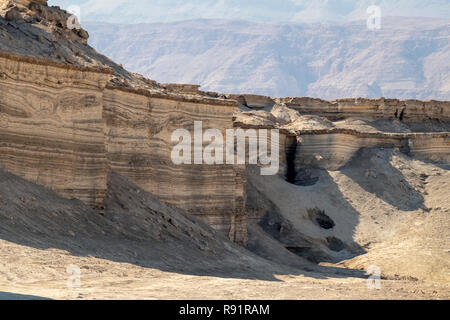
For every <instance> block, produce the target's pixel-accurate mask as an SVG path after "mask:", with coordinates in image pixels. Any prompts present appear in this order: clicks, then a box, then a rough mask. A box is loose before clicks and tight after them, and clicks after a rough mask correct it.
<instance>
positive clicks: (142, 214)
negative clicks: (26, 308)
mask: <svg viewBox="0 0 450 320" xmlns="http://www.w3.org/2000/svg"><path fill="white" fill-rule="evenodd" d="M0 174H1V179H0V195H1V198H0V204H1V207H0V220H1V223H0V261H2V263H1V264H0V292H1V294H0V298H19V299H20V298H21V296H17V295H14V294H22V295H27V296H28V297H25V298H37V297H49V298H56V299H105V298H110V299H136V298H143V299H185V298H189V299H330V298H337V299H380V298H388V299H405V298H413V299H414V298H418V299H422V298H436V299H439V298H441V299H442V298H450V294H449V292H450V291H449V290H450V286H449V284H448V283H443V282H440V283H433V282H431V281H429V282H425V281H422V280H415V279H410V278H404V279H393V280H382V289H381V290H380V291H377V290H369V289H368V287H367V276H366V275H365V273H364V272H362V271H358V270H351V269H346V268H342V269H339V268H336V266H334V265H329V266H322V267H314V265H313V264H311V263H308V262H305V261H304V260H299V261H301V264H302V265H303V266H304V268H303V269H301V268H292V267H286V266H281V265H279V264H276V263H272V262H269V261H267V260H264V259H262V258H259V257H257V256H256V255H254V254H252V253H250V252H248V251H246V250H245V249H243V248H240V247H238V246H236V245H234V244H232V243H231V242H229V241H228V240H226V239H225V238H222V237H221V236H220V235H218V234H216V233H215V232H214V231H213V230H211V229H210V228H209V227H208V226H206V225H204V224H203V223H201V222H199V221H198V220H196V219H194V218H192V217H189V216H187V215H185V214H184V213H183V212H181V211H179V210H175V209H173V208H170V207H167V206H165V205H164V204H161V203H160V202H159V201H157V200H156V199H154V198H153V197H152V196H151V195H149V194H147V193H145V192H144V191H142V190H140V189H139V188H137V187H136V186H134V185H132V184H130V183H128V182H127V181H126V180H124V179H123V178H121V177H120V176H117V175H114V174H113V175H111V177H110V191H109V194H108V199H107V201H106V208H105V210H104V211H101V212H99V211H95V210H93V209H91V208H89V207H86V206H85V205H84V204H82V203H81V202H79V201H76V200H66V199H62V198H60V197H58V196H57V195H55V194H54V193H52V192H51V191H48V190H46V189H45V188H42V187H40V186H37V185H34V184H32V183H29V182H26V181H24V180H22V179H19V178H17V177H15V176H13V175H10V174H7V173H4V172H1V173H0ZM101 214H103V216H102V215H101ZM266 241H268V243H269V244H268V245H267V246H268V249H269V250H272V251H273V250H275V249H276V248H277V247H276V245H275V244H274V243H272V244H270V241H269V240H267V239H266ZM271 241H273V239H272V240H271ZM288 254H290V253H288ZM70 265H75V266H78V267H79V268H80V271H81V288H78V289H69V288H68V287H67V280H68V278H69V276H70V275H69V274H68V273H67V271H66V269H67V267H68V266H70ZM306 270H307V271H306ZM30 296H32V297H30ZM22 298H23V297H22Z"/></svg>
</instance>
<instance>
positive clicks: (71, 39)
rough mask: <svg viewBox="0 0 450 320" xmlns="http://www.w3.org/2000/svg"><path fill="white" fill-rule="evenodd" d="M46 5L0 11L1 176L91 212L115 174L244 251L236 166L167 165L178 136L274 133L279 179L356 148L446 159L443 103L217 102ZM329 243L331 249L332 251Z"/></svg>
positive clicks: (449, 143) (335, 163) (329, 165)
mask: <svg viewBox="0 0 450 320" xmlns="http://www.w3.org/2000/svg"><path fill="white" fill-rule="evenodd" d="M69 17H70V15H69V14H68V13H67V12H65V11H63V10H60V9H59V8H57V7H48V6H47V5H46V1H24V0H23V1H13V0H10V1H1V2H0V168H2V169H5V170H6V171H9V172H11V173H14V174H16V175H18V176H20V177H23V178H25V179H27V180H29V181H32V182H36V183H38V184H41V185H43V186H46V187H48V188H51V189H53V190H55V191H56V192H57V193H58V194H60V195H62V196H64V197H67V198H77V199H81V200H83V201H84V202H85V203H87V204H89V205H91V206H94V207H96V208H98V209H100V210H102V207H103V206H104V199H105V195H106V193H107V185H108V173H109V172H110V171H115V172H117V173H119V174H120V175H122V176H124V177H126V178H128V179H129V180H130V181H132V182H134V183H135V184H137V185H138V186H139V187H142V188H143V189H145V190H146V191H149V192H151V193H152V194H153V195H154V196H156V197H158V198H159V199H161V200H162V201H165V202H167V203H169V204H171V205H174V206H176V207H180V208H183V209H184V210H186V211H187V212H189V213H191V214H194V215H196V216H200V217H201V218H202V219H203V220H204V221H206V222H207V223H209V224H210V225H211V226H213V227H214V228H215V229H216V230H219V231H220V232H222V233H223V234H226V235H227V236H228V237H229V238H230V239H231V240H233V241H235V242H237V243H240V244H246V243H247V221H246V220H247V217H246V211H245V206H246V180H247V174H246V168H245V165H231V164H227V165H206V164H191V165H182V166H179V165H175V164H174V163H173V161H172V159H171V151H172V149H173V146H174V142H173V141H171V135H172V133H173V132H174V131H175V130H176V129H186V130H187V131H188V132H189V133H191V135H192V136H193V131H194V121H202V124H203V129H204V130H206V129H210V128H213V129H219V131H220V132H221V133H222V135H225V131H226V130H227V129H232V128H233V127H240V128H268V129H272V128H276V129H280V133H281V135H280V137H281V138H280V141H274V143H276V144H279V146H280V150H281V151H280V160H281V167H280V172H279V173H280V175H282V176H285V177H286V179H287V180H288V181H290V182H295V181H300V182H301V183H306V184H309V183H314V177H308V174H305V171H304V170H305V169H316V168H320V169H327V170H336V169H339V168H341V167H343V166H345V165H346V164H347V163H348V162H349V161H350V160H351V159H352V157H353V156H354V155H355V154H357V152H358V150H360V149H362V148H373V147H378V148H381V147H382V148H397V149H399V150H401V151H402V152H404V153H408V154H410V155H414V156H417V157H420V158H423V159H427V160H430V161H443V162H447V163H448V162H449V161H450V140H449V136H450V133H449V129H448V128H449V125H448V123H449V121H450V103H449V102H438V101H426V102H422V101H399V100H386V99H378V100H367V99H357V100H355V99H352V100H338V101H333V102H328V101H323V100H318V99H309V98H280V99H272V98H269V97H261V96H255V95H231V96H225V95H220V94H217V93H212V92H203V91H200V90H199V88H198V86H195V85H176V84H165V85H161V84H159V83H157V82H155V81H152V80H149V79H146V78H144V77H142V76H140V75H137V74H133V73H130V72H128V71H126V70H125V69H123V68H122V67H121V66H120V65H117V64H116V63H114V62H113V61H111V60H109V59H108V58H106V57H104V56H102V55H101V54H99V53H97V52H96V51H95V50H94V49H92V48H91V47H89V46H88V45H87V44H86V40H87V36H88V35H87V33H85V32H83V31H82V29H71V28H69V27H68V26H67V23H65V22H64V21H66V20H67V19H68V18H69ZM333 243H335V242H333Z"/></svg>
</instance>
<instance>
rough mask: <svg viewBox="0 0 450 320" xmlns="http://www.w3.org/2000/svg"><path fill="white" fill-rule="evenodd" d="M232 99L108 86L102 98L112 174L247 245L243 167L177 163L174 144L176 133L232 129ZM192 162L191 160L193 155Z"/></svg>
mask: <svg viewBox="0 0 450 320" xmlns="http://www.w3.org/2000/svg"><path fill="white" fill-rule="evenodd" d="M235 108H236V103H235V102H234V101H226V100H219V99H208V98H192V99H189V98H188V97H180V96H178V97H175V96H173V97H167V96H162V95H158V94H148V93H147V94H145V93H143V92H138V91H133V90H123V89H119V88H114V87H108V88H107V89H106V90H105V95H104V118H105V120H106V150H107V158H108V163H109V166H110V168H111V169H112V170H114V171H116V172H118V173H120V174H121V175H123V176H125V177H128V178H129V179H130V180H131V181H133V182H135V183H136V184H138V185H139V186H141V187H143V188H144V189H146V190H148V191H149V192H151V193H152V194H153V195H155V196H157V197H158V198H159V199H161V200H162V201H165V202H167V203H170V204H173V205H174V206H177V207H179V208H183V209H185V210H187V211H188V212H190V213H192V214H194V215H196V216H200V217H201V218H203V220H204V221H206V222H207V223H208V224H210V225H211V226H213V227H214V228H215V229H216V230H219V231H221V232H222V233H224V234H227V235H229V237H230V239H232V240H234V241H236V242H238V243H245V242H246V238H247V228H246V221H245V219H246V217H245V211H244V206H245V204H244V184H245V168H244V166H234V165H205V164H191V165H185V164H183V165H175V164H174V163H173V162H172V159H171V152H172V149H173V147H174V146H175V144H177V143H178V142H176V143H173V142H172V141H171V136H172V133H173V132H174V131H175V130H177V129H187V130H188V131H189V132H190V133H191V137H192V138H193V137H194V121H201V122H202V124H203V130H207V129H219V130H220V131H221V132H222V135H223V136H224V137H225V131H226V129H232V128H233V121H232V118H233V117H232V115H233V112H234V110H235ZM192 159H193V157H192Z"/></svg>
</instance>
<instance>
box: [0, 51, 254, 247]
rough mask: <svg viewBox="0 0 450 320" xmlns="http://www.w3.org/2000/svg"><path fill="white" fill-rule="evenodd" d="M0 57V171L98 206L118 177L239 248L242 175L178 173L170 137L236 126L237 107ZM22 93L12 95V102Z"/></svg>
mask: <svg viewBox="0 0 450 320" xmlns="http://www.w3.org/2000/svg"><path fill="white" fill-rule="evenodd" d="M39 62H42V61H39V60H32V59H22V58H20V57H13V56H8V55H5V56H4V57H1V58H0V74H1V79H0V92H1V96H0V133H1V135H0V150H1V154H0V167H1V168H3V169H5V170H7V171H9V172H12V173H14V174H16V175H19V176H21V177H24V178H25V179H27V180H30V181H33V182H37V183H39V184H41V185H44V186H46V187H49V188H51V189H53V190H55V191H57V192H58V193H59V194H61V195H62V196H64V197H68V198H78V199H81V200H83V201H84V202H86V203H88V204H91V205H95V206H101V205H102V202H103V198H104V195H105V193H106V183H107V174H108V172H109V171H110V170H113V171H116V172H118V173H120V174H122V175H123V176H125V177H128V178H129V179H130V180H131V181H133V182H135V183H137V184H138V185H139V186H141V187H143V188H145V189H146V190H148V191H150V192H152V193H153V194H154V195H156V196H158V197H159V198H160V199H161V200H163V201H165V202H168V203H171V204H173V205H175V206H177V207H180V208H183V209H185V210H187V211H188V212H190V213H192V214H195V215H198V216H201V217H202V218H204V220H205V221H206V222H208V223H209V224H210V225H212V226H213V227H214V228H215V229H217V230H220V231H221V232H223V233H225V234H227V235H229V236H230V238H231V239H232V240H234V241H236V242H239V243H243V244H244V243H245V242H246V223H245V212H244V184H245V175H244V173H243V172H244V170H245V169H244V167H243V166H242V167H239V166H232V165H212V166H209V165H194V164H192V165H175V164H174V163H173V162H172V160H171V152H172V148H173V147H174V145H175V144H174V143H173V142H172V141H171V135H172V133H173V132H174V131H175V130H177V129H180V128H184V129H187V130H189V131H190V132H191V135H192V137H194V132H193V131H194V130H193V129H194V121H202V123H203V129H205V130H207V129H209V128H219V129H221V130H222V131H223V135H224V136H225V130H226V129H229V128H232V127H233V122H232V114H233V111H234V109H235V107H236V104H235V102H234V101H229V100H228V101H226V100H220V99H210V98H202V97H197V98H192V99H189V98H188V97H185V98H183V97H179V96H173V97H167V96H164V95H161V94H144V93H143V92H139V91H137V90H134V91H133V90H130V89H128V90H126V89H123V88H120V87H114V86H111V85H110V86H108V87H107V86H106V84H107V82H108V80H109V78H110V76H111V73H109V72H107V71H104V72H100V71H98V70H96V69H92V70H90V69H88V68H87V69H81V68H80V69H79V70H78V68H76V67H73V68H65V67H64V66H52V65H45V64H44V63H42V64H39ZM18 93H19V94H18Z"/></svg>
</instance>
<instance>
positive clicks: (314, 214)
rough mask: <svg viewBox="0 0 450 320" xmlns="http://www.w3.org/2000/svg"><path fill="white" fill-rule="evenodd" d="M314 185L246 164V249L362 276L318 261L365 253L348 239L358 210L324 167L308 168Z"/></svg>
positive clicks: (297, 264) (287, 262) (322, 269)
mask: <svg viewBox="0 0 450 320" xmlns="http://www.w3.org/2000/svg"><path fill="white" fill-rule="evenodd" d="M313 171H314V172H313V173H314V175H315V176H317V177H318V180H317V183H316V184H314V185H307V186H299V185H295V184H292V183H289V182H287V181H285V179H284V178H283V177H282V176H277V177H268V178H267V177H262V176H260V175H258V174H255V173H254V172H253V170H252V169H251V168H249V169H248V172H247V175H248V184H247V190H246V194H247V208H246V210H247V212H248V219H249V222H248V224H249V244H248V249H249V250H251V251H252V252H254V253H255V254H258V255H259V256H261V257H264V258H265V259H268V260H272V261H276V262H277V263H281V264H285V265H288V266H293V267H299V268H303V269H304V270H315V271H319V272H322V273H324V274H327V275H329V276H331V275H351V276H354V277H364V272H363V271H361V270H353V269H344V268H335V267H330V266H324V265H319V263H322V262H330V263H336V262H340V261H342V260H346V259H350V258H353V257H355V256H358V255H361V254H364V253H365V250H364V249H363V248H361V247H360V246H359V245H358V244H357V243H355V242H354V240H353V233H354V229H355V228H356V226H357V225H358V223H359V213H358V212H357V211H356V210H355V209H354V208H353V207H352V206H351V205H350V204H349V203H348V201H347V200H346V199H345V198H344V196H343V195H342V193H341V192H340V190H339V188H338V186H337V185H336V183H335V182H334V181H333V179H332V178H331V177H330V175H329V174H328V172H327V171H325V170H313Z"/></svg>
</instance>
